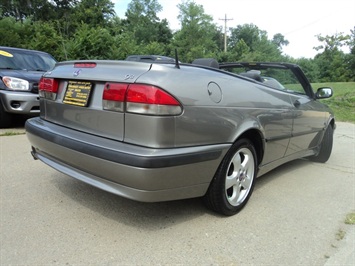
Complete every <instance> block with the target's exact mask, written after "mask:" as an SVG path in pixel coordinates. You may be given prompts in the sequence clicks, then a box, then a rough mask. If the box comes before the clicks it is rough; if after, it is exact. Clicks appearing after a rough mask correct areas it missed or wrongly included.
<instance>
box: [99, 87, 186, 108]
mask: <svg viewBox="0 0 355 266" xmlns="http://www.w3.org/2000/svg"><path fill="white" fill-rule="evenodd" d="M102 99H103V108H104V109H105V110H111V111H120V112H129V113H137V114H148V115H179V114H181V112H182V107H181V105H180V103H179V102H178V101H177V100H176V99H175V98H174V97H173V96H172V95H170V94H169V93H167V92H166V91H164V90H162V89H161V88H158V87H156V86H152V85H147V84H130V85H129V84H124V83H106V84H105V88H104V92H103V96H102Z"/></svg>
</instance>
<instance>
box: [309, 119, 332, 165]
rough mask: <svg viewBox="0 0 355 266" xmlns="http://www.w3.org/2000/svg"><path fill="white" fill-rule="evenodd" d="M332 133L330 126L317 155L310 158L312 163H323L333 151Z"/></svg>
mask: <svg viewBox="0 0 355 266" xmlns="http://www.w3.org/2000/svg"><path fill="white" fill-rule="evenodd" d="M333 131H334V130H333V127H332V125H328V127H327V129H326V130H325V132H324V136H323V139H322V142H321V144H320V148H319V153H318V154H317V155H315V156H312V157H310V159H311V160H312V161H314V162H318V163H325V162H326V161H328V159H329V157H330V154H331V153H332V149H333Z"/></svg>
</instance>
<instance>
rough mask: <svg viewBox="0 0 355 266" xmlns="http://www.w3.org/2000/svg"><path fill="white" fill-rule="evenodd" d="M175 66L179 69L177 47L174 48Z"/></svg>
mask: <svg viewBox="0 0 355 266" xmlns="http://www.w3.org/2000/svg"><path fill="white" fill-rule="evenodd" d="M175 67H176V68H177V69H180V64H179V57H178V52H177V49H176V48H175Z"/></svg>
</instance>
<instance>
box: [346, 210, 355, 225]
mask: <svg viewBox="0 0 355 266" xmlns="http://www.w3.org/2000/svg"><path fill="white" fill-rule="evenodd" d="M345 223H346V224H355V212H351V213H349V214H348V215H347V216H346V218H345Z"/></svg>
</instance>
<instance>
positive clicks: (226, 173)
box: [204, 139, 257, 215]
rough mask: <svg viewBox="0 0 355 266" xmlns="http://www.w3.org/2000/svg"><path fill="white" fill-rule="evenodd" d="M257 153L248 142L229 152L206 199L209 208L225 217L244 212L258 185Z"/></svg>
mask: <svg viewBox="0 0 355 266" xmlns="http://www.w3.org/2000/svg"><path fill="white" fill-rule="evenodd" d="M256 161H257V158H256V152H255V148H254V146H253V145H252V143H251V142H250V141H249V140H248V139H241V140H238V141H237V142H236V143H235V144H234V145H233V146H232V147H231V149H230V150H229V151H228V153H227V154H226V156H225V158H224V159H223V161H222V163H221V165H220V166H219V168H218V170H217V172H216V174H215V176H214V178H213V180H212V182H211V185H210V187H209V189H208V191H207V193H206V195H205V196H204V201H205V203H206V205H207V207H208V208H210V209H212V210H213V211H216V212H218V213H221V214H224V215H233V214H236V213H237V212H238V211H240V210H241V209H242V208H243V207H244V206H245V204H246V203H247V201H248V200H249V198H250V196H251V194H252V192H253V188H254V183H255V178H256V173H257V166H256V165H257V164H256Z"/></svg>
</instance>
